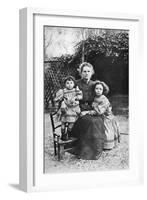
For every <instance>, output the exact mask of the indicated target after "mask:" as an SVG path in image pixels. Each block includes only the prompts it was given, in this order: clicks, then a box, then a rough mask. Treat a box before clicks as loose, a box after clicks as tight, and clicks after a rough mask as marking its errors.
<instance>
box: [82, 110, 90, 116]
mask: <svg viewBox="0 0 147 200" xmlns="http://www.w3.org/2000/svg"><path fill="white" fill-rule="evenodd" d="M87 114H89V111H82V112H81V114H80V116H84V115H87Z"/></svg>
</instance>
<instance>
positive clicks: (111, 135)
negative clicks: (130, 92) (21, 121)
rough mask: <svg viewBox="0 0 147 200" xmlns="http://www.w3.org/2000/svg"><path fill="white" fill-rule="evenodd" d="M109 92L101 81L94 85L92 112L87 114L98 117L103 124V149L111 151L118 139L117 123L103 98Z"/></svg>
mask: <svg viewBox="0 0 147 200" xmlns="http://www.w3.org/2000/svg"><path fill="white" fill-rule="evenodd" d="M108 92H109V88H108V86H107V85H106V84H105V83H104V82H101V81H96V83H95V85H94V94H95V95H94V101H93V103H92V108H93V110H91V111H89V114H91V115H96V116H100V117H102V119H103V122H104V131H105V132H104V149H112V148H113V147H114V146H115V145H116V143H117V142H120V141H119V138H120V133H119V129H118V124H117V121H116V119H115V117H114V115H113V113H112V107H111V105H110V102H109V100H108V99H107V97H106V96H105V95H106V94H107V93H108Z"/></svg>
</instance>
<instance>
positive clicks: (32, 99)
mask: <svg viewBox="0 0 147 200" xmlns="http://www.w3.org/2000/svg"><path fill="white" fill-rule="evenodd" d="M43 26H64V27H65V26H66V27H88V28H108V29H126V30H129V119H130V127H129V129H130V130H129V131H130V132H131V134H130V136H129V140H130V144H129V147H130V159H129V160H130V163H129V169H128V170H116V171H103V172H102V171H101V172H98V171H97V172H88V173H86V172H84V173H64V174H44V173H43V158H44V156H43V136H44V134H43V125H44V124H43V118H44V117H43V115H44V110H43V107H44V106H43V103H44V100H43V72H44V70H43V67H44V64H43V61H44V58H43ZM141 66H143V17H142V16H140V15H138V16H136V15H123V14H112V13H100V12H98V13H93V12H92V13H90V12H87V11H85V12H83V11H52V10H48V9H33V8H25V9H22V10H21V11H20V188H21V189H22V190H24V191H27V192H31V191H47V190H56V189H58V190H61V189H64V188H66V189H78V188H91V187H98V186H107V185H120V184H121V185H126V184H139V183H142V182H143V131H144V130H143V126H141V123H142V122H141V118H140V117H139V116H140V107H139V104H138V102H139V93H140V87H141V81H139V80H140V79H139V78H138V77H141V73H142V72H141V70H140V69H141ZM22 89H23V90H22ZM71 180H72V181H71ZM77 180H78V181H77ZM87 180H88V181H87Z"/></svg>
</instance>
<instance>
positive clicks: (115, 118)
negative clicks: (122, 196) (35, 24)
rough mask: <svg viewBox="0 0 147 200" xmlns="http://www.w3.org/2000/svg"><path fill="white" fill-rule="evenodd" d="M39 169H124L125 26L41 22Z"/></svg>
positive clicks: (126, 121)
mask: <svg viewBox="0 0 147 200" xmlns="http://www.w3.org/2000/svg"><path fill="white" fill-rule="evenodd" d="M43 38H44V43H43V44H42V45H43V48H44V69H43V70H44V124H43V126H44V137H43V139H44V149H43V152H44V173H69V172H70V173H71V172H90V171H104V170H105V171H108V170H128V169H129V30H120V29H103V28H88V27H86V28H85V27H84V28H83V27H77V28H76V27H57V26H44V28H43Z"/></svg>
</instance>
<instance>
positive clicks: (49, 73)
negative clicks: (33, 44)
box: [44, 61, 76, 110]
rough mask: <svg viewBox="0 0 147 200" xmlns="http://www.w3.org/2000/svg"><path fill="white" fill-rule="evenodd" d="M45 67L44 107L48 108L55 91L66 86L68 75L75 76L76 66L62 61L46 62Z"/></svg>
mask: <svg viewBox="0 0 147 200" xmlns="http://www.w3.org/2000/svg"><path fill="white" fill-rule="evenodd" d="M44 67H45V71H44V109H45V110H48V109H49V108H50V105H52V104H53V98H54V96H55V93H56V92H57V91H58V90H59V89H60V88H63V87H64V85H63V83H64V81H63V80H64V78H65V77H66V76H68V75H72V76H75V74H76V68H73V67H69V65H68V64H67V63H64V62H61V61H49V62H45V63H44Z"/></svg>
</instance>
